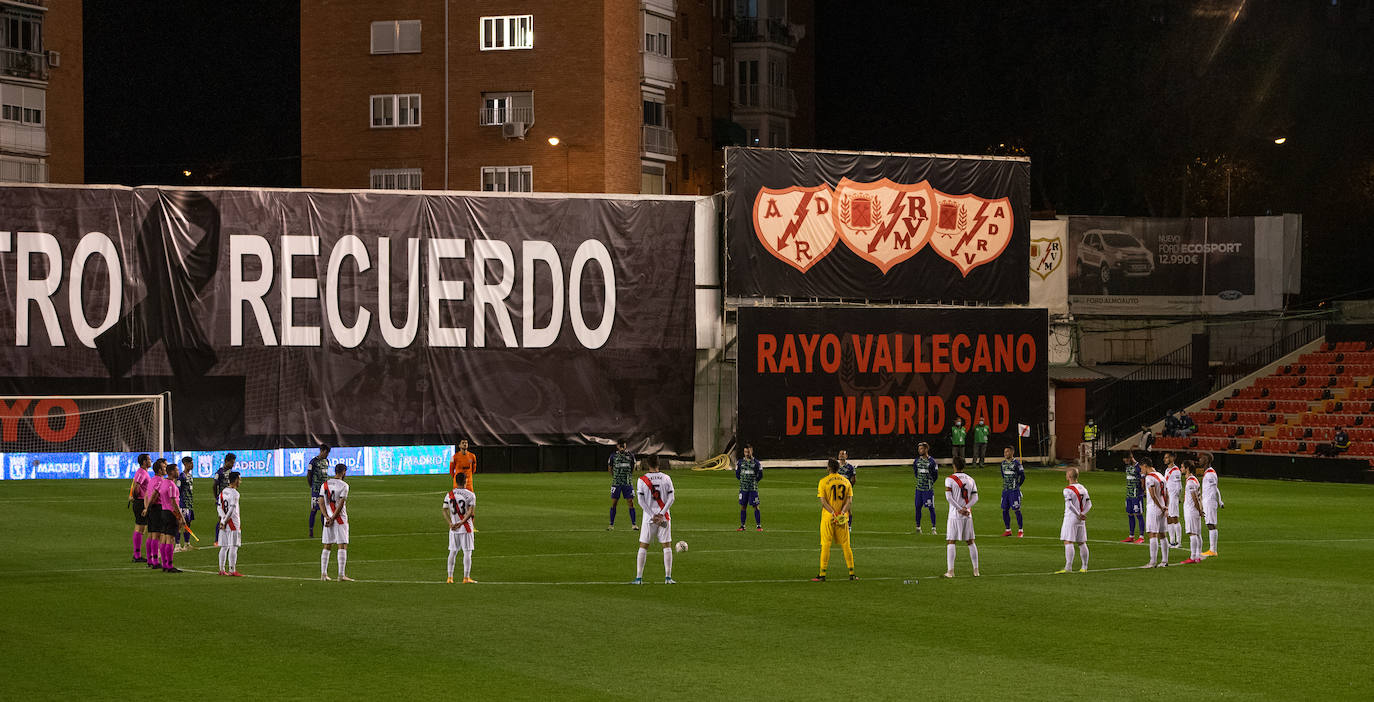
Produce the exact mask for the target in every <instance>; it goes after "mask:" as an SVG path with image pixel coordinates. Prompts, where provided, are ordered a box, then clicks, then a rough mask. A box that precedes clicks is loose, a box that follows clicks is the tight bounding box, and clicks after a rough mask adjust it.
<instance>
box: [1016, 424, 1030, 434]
mask: <svg viewBox="0 0 1374 702" xmlns="http://www.w3.org/2000/svg"><path fill="white" fill-rule="evenodd" d="M1016 435H1017V436H1030V425H1029V424H1021V423H1017V425H1016Z"/></svg>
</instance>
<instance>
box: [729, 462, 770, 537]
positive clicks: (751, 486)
mask: <svg viewBox="0 0 1374 702" xmlns="http://www.w3.org/2000/svg"><path fill="white" fill-rule="evenodd" d="M735 479H736V480H738V481H739V528H738V529H736V530H735V531H744V517H745V515H746V512H747V511H748V508H749V506H750V505H753V507H754V529H755V530H756V531H763V517H762V516H760V515H759V481H761V480H763V464H761V463H759V459H757V458H754V447H753V446H750V445H748V444H745V446H744V455H743V456H741V457H740V459H739V460H738V461H736V462H735Z"/></svg>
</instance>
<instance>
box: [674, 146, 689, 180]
mask: <svg viewBox="0 0 1374 702" xmlns="http://www.w3.org/2000/svg"><path fill="white" fill-rule="evenodd" d="M677 158H678V161H679V162H680V163H681V164H682V180H684V181H686V180H688V179H690V178H691V177H692V159H691V155H690V154H687V153H681V154H678V156H677Z"/></svg>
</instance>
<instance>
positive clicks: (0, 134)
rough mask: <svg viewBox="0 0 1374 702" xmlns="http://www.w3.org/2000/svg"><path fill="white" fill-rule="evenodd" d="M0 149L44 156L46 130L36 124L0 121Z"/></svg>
mask: <svg viewBox="0 0 1374 702" xmlns="http://www.w3.org/2000/svg"><path fill="white" fill-rule="evenodd" d="M0 150H4V151H10V152H16V153H25V154H33V155H35V156H46V155H48V131H47V130H46V129H44V128H43V127H41V126H36V125H27V124H15V123H14V122H0ZM11 180H13V179H11Z"/></svg>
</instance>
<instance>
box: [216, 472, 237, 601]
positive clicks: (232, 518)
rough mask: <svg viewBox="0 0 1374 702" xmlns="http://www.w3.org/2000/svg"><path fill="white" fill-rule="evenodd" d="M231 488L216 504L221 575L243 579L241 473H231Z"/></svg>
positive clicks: (229, 476) (227, 488)
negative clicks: (240, 557) (240, 548)
mask: <svg viewBox="0 0 1374 702" xmlns="http://www.w3.org/2000/svg"><path fill="white" fill-rule="evenodd" d="M228 479H229V486H228V487H226V488H224V489H223V490H220V492H219V497H218V498H217V500H216V503H215V512H216V513H218V515H219V527H218V528H219V534H220V540H219V574H220V575H232V576H235V577H241V576H242V575H243V574H242V573H240V572H239V547H240V546H242V545H243V522H242V519H241V516H240V514H239V472H238V471H236V470H235V471H230V472H229V475H228Z"/></svg>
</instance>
